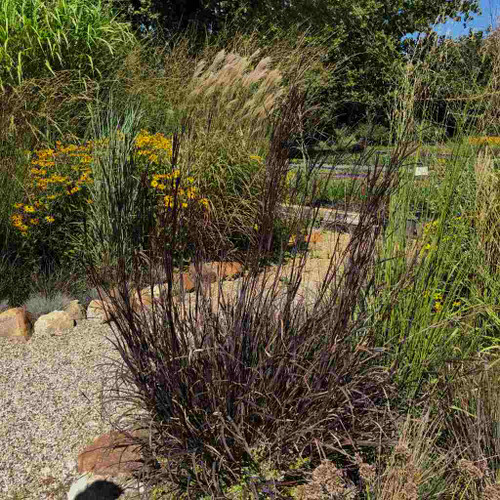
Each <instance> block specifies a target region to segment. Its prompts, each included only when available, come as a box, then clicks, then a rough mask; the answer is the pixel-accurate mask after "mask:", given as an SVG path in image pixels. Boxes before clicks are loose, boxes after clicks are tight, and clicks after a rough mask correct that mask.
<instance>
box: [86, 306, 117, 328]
mask: <svg viewBox="0 0 500 500" xmlns="http://www.w3.org/2000/svg"><path fill="white" fill-rule="evenodd" d="M111 308H112V305H111V304H110V303H109V302H106V301H103V300H93V301H92V302H91V303H90V304H89V306H88V307H87V319H90V320H93V321H99V322H101V323H108V322H109V321H110V320H111V317H110V316H109V311H110V310H111Z"/></svg>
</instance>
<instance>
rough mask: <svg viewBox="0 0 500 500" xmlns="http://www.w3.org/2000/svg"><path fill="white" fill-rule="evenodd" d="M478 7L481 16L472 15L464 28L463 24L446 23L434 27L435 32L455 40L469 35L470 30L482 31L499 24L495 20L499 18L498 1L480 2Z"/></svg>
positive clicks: (485, 0)
mask: <svg viewBox="0 0 500 500" xmlns="http://www.w3.org/2000/svg"><path fill="white" fill-rule="evenodd" d="M480 5H481V10H482V11H483V12H482V14H481V15H479V14H475V15H473V18H474V19H473V20H472V21H469V22H467V24H466V27H465V28H464V23H463V22H455V21H448V22H447V23H445V24H439V25H436V27H435V30H436V31H437V32H438V33H439V34H440V35H446V36H447V37H452V38H456V37H458V36H460V35H466V34H467V33H469V29H470V28H472V29H473V30H474V31H481V30H483V31H484V30H486V28H487V27H488V26H489V25H491V24H493V26H495V25H496V24H500V22H498V20H497V18H498V17H500V0H480Z"/></svg>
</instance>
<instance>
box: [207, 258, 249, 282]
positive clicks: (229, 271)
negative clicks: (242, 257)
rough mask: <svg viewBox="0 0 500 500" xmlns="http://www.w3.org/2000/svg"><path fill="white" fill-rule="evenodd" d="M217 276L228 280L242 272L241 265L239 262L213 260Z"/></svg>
mask: <svg viewBox="0 0 500 500" xmlns="http://www.w3.org/2000/svg"><path fill="white" fill-rule="evenodd" d="M214 264H215V267H216V269H217V276H219V278H220V279H222V280H230V279H234V278H236V277H238V276H239V275H240V274H242V273H243V266H242V265H241V264H240V263H239V262H214V263H213V265H214Z"/></svg>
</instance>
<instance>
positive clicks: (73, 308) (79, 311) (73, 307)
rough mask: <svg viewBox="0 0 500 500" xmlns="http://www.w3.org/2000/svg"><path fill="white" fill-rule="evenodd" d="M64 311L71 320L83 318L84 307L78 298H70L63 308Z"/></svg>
mask: <svg viewBox="0 0 500 500" xmlns="http://www.w3.org/2000/svg"><path fill="white" fill-rule="evenodd" d="M64 312H65V313H66V314H67V315H68V316H69V317H70V318H71V319H73V320H75V321H80V320H81V319H85V309H84V308H83V307H82V305H81V304H80V302H78V300H72V301H71V302H70V303H69V304H68V305H67V306H66V307H65V308H64Z"/></svg>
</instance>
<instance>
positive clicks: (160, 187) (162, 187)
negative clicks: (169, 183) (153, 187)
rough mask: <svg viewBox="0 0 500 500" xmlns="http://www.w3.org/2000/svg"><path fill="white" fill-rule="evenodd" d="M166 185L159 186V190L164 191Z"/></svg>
mask: <svg viewBox="0 0 500 500" xmlns="http://www.w3.org/2000/svg"><path fill="white" fill-rule="evenodd" d="M165 187H166V186H165V184H158V186H157V188H158V189H161V190H162V191H163V190H164V189H165Z"/></svg>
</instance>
